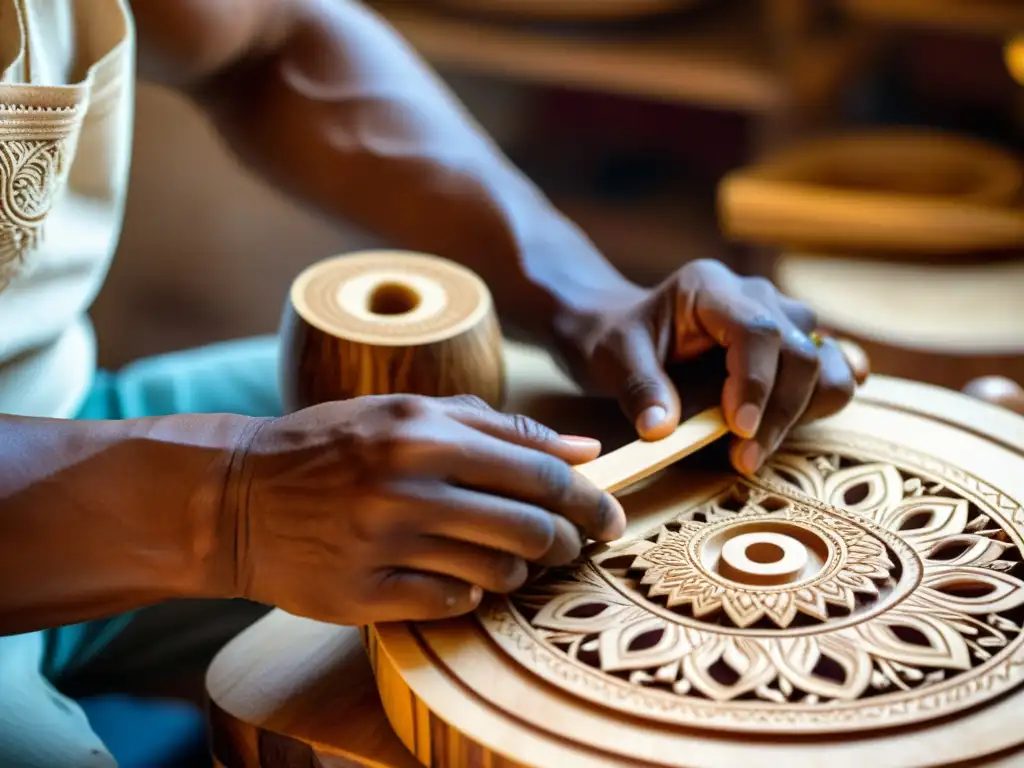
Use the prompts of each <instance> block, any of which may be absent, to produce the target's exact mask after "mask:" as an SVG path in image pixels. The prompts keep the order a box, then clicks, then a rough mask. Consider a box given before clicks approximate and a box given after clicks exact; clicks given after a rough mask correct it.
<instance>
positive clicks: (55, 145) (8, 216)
mask: <svg viewBox="0 0 1024 768" xmlns="http://www.w3.org/2000/svg"><path fill="white" fill-rule="evenodd" d="M67 144H68V142H67V141H66V140H65V139H64V138H47V139H0V288H3V287H5V286H6V285H7V284H8V283H9V282H10V281H11V279H12V278H13V277H14V276H15V275H16V274H17V273H18V272H19V271H20V270H21V269H22V268H23V267H24V265H25V263H26V257H27V255H28V254H29V252H31V251H32V250H34V249H35V248H37V247H38V245H39V242H40V239H41V237H42V231H43V223H44V220H45V218H46V216H47V214H48V213H49V212H50V210H51V208H52V207H53V202H54V199H55V197H56V195H57V193H58V192H59V190H60V189H61V188H62V187H63V181H64V179H65V175H66V174H65V168H66V165H67V160H68V158H67V157H66V155H67Z"/></svg>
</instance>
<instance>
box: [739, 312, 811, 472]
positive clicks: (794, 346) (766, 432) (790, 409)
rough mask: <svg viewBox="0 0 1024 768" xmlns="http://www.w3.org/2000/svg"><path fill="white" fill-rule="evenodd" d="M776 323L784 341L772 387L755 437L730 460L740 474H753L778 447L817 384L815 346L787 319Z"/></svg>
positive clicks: (741, 446)
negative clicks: (781, 330)
mask: <svg viewBox="0 0 1024 768" xmlns="http://www.w3.org/2000/svg"><path fill="white" fill-rule="evenodd" d="M779 324H780V325H781V326H782V327H783V339H782V350H781V353H780V355H779V366H778V373H777V375H776V378H775V386H774V387H773V389H772V392H771V394H770V396H769V397H768V402H767V404H766V406H765V410H764V416H763V418H762V420H761V424H760V427H759V429H758V432H757V435H756V436H755V437H754V438H753V439H751V440H747V441H745V442H743V443H741V444H740V445H739V446H737V448H736V449H735V450H734V454H733V461H734V463H735V466H736V468H737V469H738V470H740V471H741V472H748V473H752V472H756V471H757V470H758V469H759V468H760V467H761V465H762V464H763V463H764V461H765V459H767V458H768V457H769V456H770V455H771V454H772V453H773V452H774V451H775V450H776V449H777V448H778V447H779V445H780V444H781V442H782V440H783V439H784V438H785V436H786V435H787V434H788V432H789V431H790V429H792V428H793V426H794V425H795V424H796V423H797V421H798V420H799V419H800V417H801V415H802V414H803V413H804V411H805V410H806V408H807V406H808V404H809V403H810V401H811V398H812V396H813V394H814V390H815V387H816V385H817V382H818V373H819V366H820V360H819V356H818V347H817V346H815V344H814V342H812V341H811V339H809V338H808V337H807V335H806V334H804V333H803V332H802V331H801V330H800V329H798V328H797V327H796V326H794V325H792V324H791V323H790V322H789V321H788V319H785V320H783V319H780V320H779Z"/></svg>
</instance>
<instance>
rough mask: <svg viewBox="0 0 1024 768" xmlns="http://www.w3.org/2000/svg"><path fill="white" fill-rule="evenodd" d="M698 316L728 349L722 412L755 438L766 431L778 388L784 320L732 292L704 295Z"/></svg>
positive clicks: (736, 430)
mask: <svg viewBox="0 0 1024 768" xmlns="http://www.w3.org/2000/svg"><path fill="white" fill-rule="evenodd" d="M697 303H698V306H697V317H698V319H699V321H700V323H701V325H702V326H703V327H704V328H705V330H706V332H707V333H708V334H709V335H710V336H711V337H712V338H714V339H715V341H717V342H718V343H719V344H720V345H721V346H723V347H725V349H726V354H725V368H726V380H725V385H724V388H723V390H722V411H723V414H724V416H725V419H726V423H728V425H729V428H730V430H732V432H733V433H734V434H736V435H739V436H740V437H743V438H751V437H753V436H754V435H755V434H757V432H758V431H759V430H760V427H761V422H762V419H763V418H764V415H765V409H766V407H767V406H768V398H769V396H770V395H771V393H772V391H773V390H774V389H775V386H776V377H777V375H778V372H779V353H780V351H781V349H782V328H781V327H780V319H781V318H779V317H775V316H773V313H772V312H771V311H770V310H769V309H768V308H766V307H765V306H764V305H763V304H761V303H760V302H757V301H755V300H754V299H751V298H748V297H746V296H742V295H739V294H732V293H727V292H710V291H709V292H706V293H702V294H701V295H700V296H698V300H697Z"/></svg>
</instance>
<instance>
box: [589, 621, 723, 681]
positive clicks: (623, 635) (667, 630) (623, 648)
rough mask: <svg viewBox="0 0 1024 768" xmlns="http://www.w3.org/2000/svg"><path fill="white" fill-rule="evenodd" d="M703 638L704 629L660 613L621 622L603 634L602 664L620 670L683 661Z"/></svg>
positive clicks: (615, 670)
mask: <svg viewBox="0 0 1024 768" xmlns="http://www.w3.org/2000/svg"><path fill="white" fill-rule="evenodd" d="M703 639H704V636H703V635H702V634H701V633H699V632H695V631H693V630H688V629H686V628H684V627H682V626H680V625H678V624H673V623H671V622H666V621H665V620H664V619H661V618H659V617H657V616H652V617H649V618H647V619H643V620H641V621H637V622H635V623H633V624H628V625H618V626H615V627H613V628H612V629H611V630H610V631H607V632H605V633H603V634H602V635H601V638H600V643H599V645H598V653H599V655H600V658H601V668H602V669H604V670H607V671H609V672H620V671H624V670H634V669H648V668H650V667H662V666H665V665H666V664H671V663H672V662H674V661H679V660H680V659H681V658H682V657H683V656H685V655H686V654H687V653H689V652H690V650H691V649H692V648H693V646H694V645H695V644H699V643H700V642H701V641H702V640H703ZM638 641H639V642H638ZM645 641H646V642H645Z"/></svg>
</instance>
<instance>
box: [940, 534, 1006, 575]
mask: <svg viewBox="0 0 1024 768" xmlns="http://www.w3.org/2000/svg"><path fill="white" fill-rule="evenodd" d="M1012 546H1013V545H1012V544H1009V543H1007V542H1004V541H996V540H994V539H990V538H989V537H987V536H978V535H977V534H973V533H964V534H961V535H959V536H950V537H948V538H945V539H940V540H939V541H936V542H932V543H931V544H930V545H929V546H928V547H927V548H926V549H925V550H924V551H923V552H922V553H921V557H923V558H924V559H925V560H928V561H930V562H929V567H940V568H941V567H946V568H948V567H958V566H962V565H976V566H982V565H988V564H989V563H992V562H995V561H996V560H998V559H999V558H1000V557H1002V556H1003V553H1004V552H1006V550H1008V549H1010V548H1011V547H1012ZM946 553H958V554H953V555H952V556H950V557H946V556H945V554H946Z"/></svg>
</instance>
